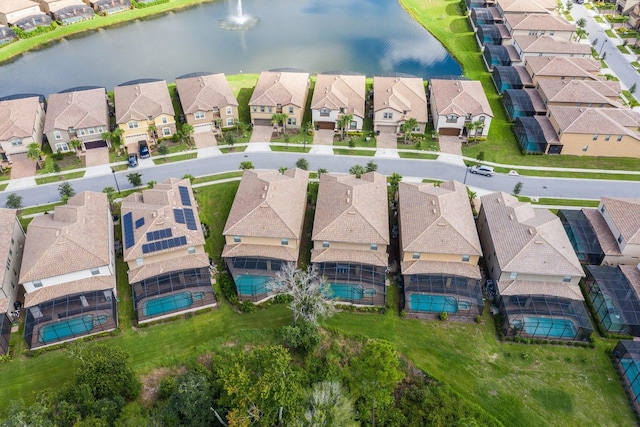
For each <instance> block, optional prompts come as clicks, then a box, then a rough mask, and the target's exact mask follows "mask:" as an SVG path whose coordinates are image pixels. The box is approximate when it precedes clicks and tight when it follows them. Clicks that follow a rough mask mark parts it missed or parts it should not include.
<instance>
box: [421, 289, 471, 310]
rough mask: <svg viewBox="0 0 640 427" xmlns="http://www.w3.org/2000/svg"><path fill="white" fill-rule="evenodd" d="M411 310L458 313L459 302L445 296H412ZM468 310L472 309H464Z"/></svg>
mask: <svg viewBox="0 0 640 427" xmlns="http://www.w3.org/2000/svg"><path fill="white" fill-rule="evenodd" d="M464 302H466V301H464ZM467 304H468V303H467ZM409 308H410V309H411V310H414V311H426V312H429V313H442V312H445V313H457V312H458V301H457V300H456V299H455V298H454V297H449V296H445V295H425V294H411V297H410V298H409ZM461 308H462V307H461ZM468 308H470V307H467V305H465V308H464V309H465V310H468Z"/></svg>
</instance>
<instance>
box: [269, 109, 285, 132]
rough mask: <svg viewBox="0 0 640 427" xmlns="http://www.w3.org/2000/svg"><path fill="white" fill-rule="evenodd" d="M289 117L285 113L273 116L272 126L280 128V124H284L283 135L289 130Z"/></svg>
mask: <svg viewBox="0 0 640 427" xmlns="http://www.w3.org/2000/svg"><path fill="white" fill-rule="evenodd" d="M288 118H289V116H288V115H287V114H285V113H275V114H274V115H273V116H271V124H273V125H274V126H278V124H279V123H282V133H284V132H285V131H286V130H287V127H286V126H287V119H288Z"/></svg>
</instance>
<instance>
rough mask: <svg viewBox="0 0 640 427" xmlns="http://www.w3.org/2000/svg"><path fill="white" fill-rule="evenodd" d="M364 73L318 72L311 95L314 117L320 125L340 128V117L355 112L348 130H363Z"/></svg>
mask: <svg viewBox="0 0 640 427" xmlns="http://www.w3.org/2000/svg"><path fill="white" fill-rule="evenodd" d="M365 91H366V86H365V76H364V75H363V74H318V75H317V76H316V85H315V88H314V90H313V97H312V98H311V120H312V121H313V123H314V124H315V126H316V127H317V128H319V129H331V130H338V129H339V126H338V120H339V119H340V117H341V116H343V115H345V114H350V115H351V116H352V120H351V123H349V126H348V130H350V131H360V132H361V131H362V125H363V123H364V117H365V114H366V112H365Z"/></svg>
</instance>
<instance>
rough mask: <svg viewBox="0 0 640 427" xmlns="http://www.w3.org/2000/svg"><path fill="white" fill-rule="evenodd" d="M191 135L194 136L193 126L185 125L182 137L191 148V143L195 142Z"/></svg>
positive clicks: (181, 131)
mask: <svg viewBox="0 0 640 427" xmlns="http://www.w3.org/2000/svg"><path fill="white" fill-rule="evenodd" d="M191 135H193V126H191V125H190V124H189V123H185V124H183V125H182V129H181V130H180V137H181V139H182V140H183V141H184V142H186V143H187V145H189V146H191V143H192V142H193V139H191Z"/></svg>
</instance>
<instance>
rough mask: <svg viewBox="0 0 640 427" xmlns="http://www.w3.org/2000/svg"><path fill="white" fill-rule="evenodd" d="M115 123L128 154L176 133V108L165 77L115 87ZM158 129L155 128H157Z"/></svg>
mask: <svg viewBox="0 0 640 427" xmlns="http://www.w3.org/2000/svg"><path fill="white" fill-rule="evenodd" d="M114 98H115V107H116V124H117V125H118V127H120V129H122V131H123V134H122V140H123V141H124V143H125V145H126V147H127V151H128V152H129V153H132V152H133V153H137V152H138V145H139V143H140V142H143V143H148V144H150V145H153V144H155V141H156V139H158V138H170V137H172V136H173V135H174V134H175V133H176V121H175V111H174V110H173V104H172V103H171V97H170V96H169V88H168V87H167V82H166V81H164V80H136V81H133V82H128V83H123V84H121V85H119V86H116V87H115V88H114ZM154 128H155V130H154Z"/></svg>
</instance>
